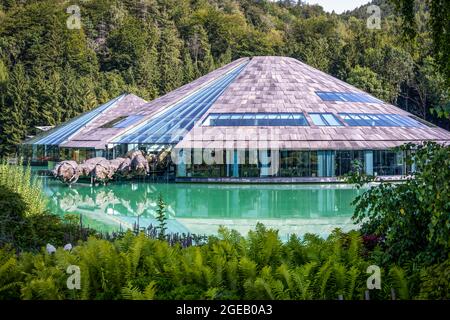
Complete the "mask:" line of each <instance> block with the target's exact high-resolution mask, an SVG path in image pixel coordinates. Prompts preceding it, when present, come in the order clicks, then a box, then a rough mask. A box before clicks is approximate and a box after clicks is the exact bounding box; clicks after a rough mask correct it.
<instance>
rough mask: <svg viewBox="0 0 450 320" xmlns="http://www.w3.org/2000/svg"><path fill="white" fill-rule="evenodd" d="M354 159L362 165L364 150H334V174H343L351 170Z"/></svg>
mask: <svg viewBox="0 0 450 320" xmlns="http://www.w3.org/2000/svg"><path fill="white" fill-rule="evenodd" d="M355 161H358V162H359V163H360V164H361V165H362V166H363V167H364V163H365V158H364V151H358V150H341V151H336V176H343V175H345V174H348V173H350V172H352V171H353V170H354V169H355V168H354V163H355Z"/></svg>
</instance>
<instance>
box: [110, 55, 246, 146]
mask: <svg viewBox="0 0 450 320" xmlns="http://www.w3.org/2000/svg"><path fill="white" fill-rule="evenodd" d="M246 65H247V63H243V64H241V65H239V66H238V67H236V68H235V69H233V70H232V71H230V72H228V73H226V74H225V75H223V76H222V77H220V78H219V79H218V80H216V81H213V82H211V83H209V84H208V85H206V86H205V87H203V88H201V89H200V90H198V91H196V92H194V93H193V94H191V95H190V96H188V97H186V98H185V99H182V100H181V101H180V102H178V103H176V104H174V105H173V106H171V107H169V108H168V109H166V110H164V111H163V112H162V113H161V114H159V115H156V116H155V117H154V118H152V119H150V120H148V121H147V122H146V123H145V124H143V125H141V126H138V127H136V128H135V129H134V130H131V131H129V132H127V133H125V134H124V135H122V136H120V137H118V138H116V139H115V140H114V141H113V143H115V144H176V143H178V142H179V141H180V140H181V139H182V138H183V136H184V135H185V134H186V133H187V132H188V131H190V130H191V129H192V128H193V127H194V124H195V123H196V121H198V120H200V118H201V117H202V116H203V115H204V114H205V113H206V112H207V111H208V109H209V108H210V107H211V106H212V104H213V103H214V102H215V101H216V100H217V99H218V98H219V97H220V96H221V95H222V93H223V92H224V91H225V90H226V88H227V87H228V86H229V85H230V84H231V82H233V80H234V79H235V78H236V77H237V76H238V75H239V74H240V72H241V71H242V70H243V69H244V68H245V66H246Z"/></svg>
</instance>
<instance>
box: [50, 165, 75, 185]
mask: <svg viewBox="0 0 450 320" xmlns="http://www.w3.org/2000/svg"><path fill="white" fill-rule="evenodd" d="M53 175H54V176H55V177H56V178H57V179H59V180H61V181H62V182H64V183H68V184H72V183H75V182H77V181H78V179H79V178H80V168H79V166H78V163H77V162H76V161H62V162H60V163H58V164H57V165H56V167H55V169H54V170H53Z"/></svg>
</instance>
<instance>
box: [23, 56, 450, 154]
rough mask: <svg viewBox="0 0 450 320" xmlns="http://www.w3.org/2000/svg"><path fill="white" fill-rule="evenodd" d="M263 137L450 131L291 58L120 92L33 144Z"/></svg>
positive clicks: (292, 143)
mask: <svg viewBox="0 0 450 320" xmlns="http://www.w3.org/2000/svg"><path fill="white" fill-rule="evenodd" d="M323 116H326V117H328V118H327V119H329V120H330V118H331V123H328V125H324V122H326V120H325V119H324V118H323ZM235 118H236V119H237V120H236V119H235ZM210 119H215V120H214V121H210ZM230 119H231V120H230ZM233 119H234V120H233ZM239 119H247V120H242V121H241V120H239ZM258 119H262V120H258ZM270 119H272V120H273V121H272V120H270ZM283 119H287V120H286V121H284V120H283ZM320 119H322V120H323V121H322V120H320ZM219 120H220V121H219ZM271 121H272V122H271ZM333 121H334V124H333ZM249 124H250V125H249ZM274 124H276V125H274ZM263 136H268V137H271V138H270V139H276V140H277V143H278V146H279V148H281V149H296V150H302V149H313V150H314V149H316V150H337V149H358V150H361V149H388V148H391V147H395V146H398V145H401V144H404V143H406V142H421V141H425V140H433V141H437V142H440V143H446V144H449V143H450V132H448V131H446V130H444V129H441V128H438V127H436V126H433V125H431V124H427V123H424V122H423V121H421V120H420V119H417V118H414V116H413V115H411V114H410V113H408V112H406V111H404V110H402V109H400V108H397V107H395V106H393V105H391V104H388V103H385V102H383V101H380V100H378V99H376V98H374V97H372V96H370V95H369V94H367V93H365V92H363V91H361V90H359V89H358V88H356V87H354V86H352V85H350V84H348V83H345V82H343V81H341V80H339V79H336V78H334V77H332V76H330V75H328V74H326V73H324V72H321V71H319V70H317V69H315V68H312V67H310V66H308V65H306V64H304V63H302V62H300V61H298V60H296V59H293V58H287V57H254V58H241V59H238V60H236V61H234V62H232V63H230V64H228V65H226V66H224V67H222V68H219V69H217V70H215V71H213V72H211V73H209V74H207V75H205V76H203V77H201V78H199V79H197V80H195V81H193V82H191V83H189V84H186V85H184V86H182V87H180V88H178V89H176V90H174V91H172V92H170V93H168V94H166V95H164V96H162V97H160V98H157V99H155V100H153V101H150V102H146V101H144V100H142V99H141V98H139V97H136V96H134V95H130V94H128V95H122V96H120V97H118V98H116V99H113V100H111V101H110V102H108V103H106V104H104V105H102V106H100V107H98V108H96V109H94V110H92V111H90V112H88V113H86V114H83V115H81V116H80V117H77V118H75V119H73V120H71V121H68V122H67V123H65V124H63V125H61V126H59V127H57V128H55V129H53V130H50V131H49V132H46V133H45V134H43V135H41V136H39V137H37V138H35V139H33V140H30V142H29V143H33V144H48V145H59V146H62V147H73V148H96V149H104V148H105V146H106V145H108V144H109V145H111V144H155V145H172V146H176V148H226V149H228V148H252V147H254V146H255V144H254V143H253V142H254V141H255V140H260V139H261V137H263ZM252 141H253V142H252Z"/></svg>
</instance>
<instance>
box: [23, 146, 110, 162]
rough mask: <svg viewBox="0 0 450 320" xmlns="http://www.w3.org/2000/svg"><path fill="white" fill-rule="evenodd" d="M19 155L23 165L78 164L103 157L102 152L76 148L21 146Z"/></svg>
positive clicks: (103, 153)
mask: <svg viewBox="0 0 450 320" xmlns="http://www.w3.org/2000/svg"><path fill="white" fill-rule="evenodd" d="M19 154H20V156H21V157H22V159H23V161H24V162H25V163H28V162H29V163H32V164H42V165H44V164H47V163H51V162H58V161H63V160H74V161H77V162H79V163H81V162H83V161H85V160H87V159H91V158H95V157H104V156H105V152H104V151H103V150H95V149H87V148H86V149H83V148H81V149H78V148H60V147H58V146H52V145H47V146H46V145H31V144H30V145H28V144H26V145H21V146H20V148H19Z"/></svg>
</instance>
